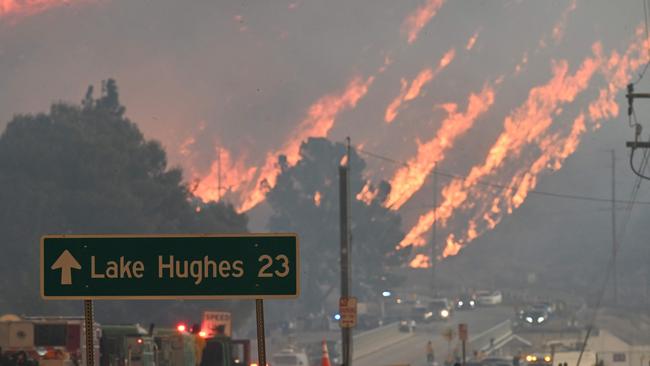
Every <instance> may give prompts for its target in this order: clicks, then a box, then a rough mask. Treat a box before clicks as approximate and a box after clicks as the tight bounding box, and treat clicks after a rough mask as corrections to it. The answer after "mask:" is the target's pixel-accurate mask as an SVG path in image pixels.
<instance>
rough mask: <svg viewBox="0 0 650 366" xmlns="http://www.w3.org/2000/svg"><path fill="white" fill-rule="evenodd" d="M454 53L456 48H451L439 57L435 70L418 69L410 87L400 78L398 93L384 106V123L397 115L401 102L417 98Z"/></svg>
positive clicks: (451, 59)
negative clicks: (400, 85) (418, 71)
mask: <svg viewBox="0 0 650 366" xmlns="http://www.w3.org/2000/svg"><path fill="white" fill-rule="evenodd" d="M455 55H456V50H454V49H453V48H452V49H450V50H449V51H447V52H446V53H445V54H444V55H443V56H442V58H441V59H440V62H439V63H438V67H437V68H436V69H435V70H432V69H430V68H426V69H424V70H422V71H420V73H419V74H418V75H417V76H416V77H415V79H413V81H412V82H411V86H410V87H407V84H408V83H407V82H406V80H404V79H402V80H401V83H402V87H401V91H400V94H399V95H398V96H397V97H396V98H395V99H393V101H392V102H391V103H390V104H389V105H388V107H387V108H386V113H385V115H384V119H385V121H386V123H391V122H393V120H394V119H395V117H397V114H398V112H399V109H400V108H401V106H402V104H403V103H405V102H408V101H410V100H413V99H415V98H417V97H418V95H420V91H421V90H422V88H423V87H424V86H425V85H426V84H428V83H429V82H430V81H431V80H433V78H434V77H436V76H437V75H438V74H439V73H440V72H441V71H442V70H443V69H444V68H445V67H447V66H448V65H449V64H450V63H451V61H453V59H454V57H455Z"/></svg>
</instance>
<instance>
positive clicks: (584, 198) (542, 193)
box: [356, 149, 650, 205]
mask: <svg viewBox="0 0 650 366" xmlns="http://www.w3.org/2000/svg"><path fill="white" fill-rule="evenodd" d="M356 151H358V152H360V153H362V154H365V155H368V156H371V157H373V158H376V159H379V160H383V161H387V162H391V163H394V164H398V165H402V166H405V167H407V168H408V167H409V165H408V163H406V162H403V161H399V160H396V159H393V158H389V157H387V156H384V155H380V154H377V153H374V152H369V151H367V150H362V149H356ZM436 173H437V174H438V175H439V176H443V177H447V178H452V179H460V180H463V179H465V178H467V177H466V176H462V175H459V174H453V173H449V172H445V171H441V170H440V169H436ZM476 183H477V184H480V185H484V186H491V187H495V188H501V189H508V188H509V187H508V186H507V185H505V184H499V183H494V182H488V181H484V180H478V181H477V182H476ZM528 193H529V194H535V195H539V196H547V197H555V198H567V199H573V200H580V201H590V202H607V203H609V202H611V201H612V200H611V199H610V198H602V197H593V196H584V195H576V194H567V193H557V192H548V191H540V190H534V189H533V190H530V191H528ZM614 202H615V203H620V204H626V205H630V204H632V203H634V204H639V205H650V201H634V202H633V201H629V200H615V201H614Z"/></svg>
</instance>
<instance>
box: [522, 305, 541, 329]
mask: <svg viewBox="0 0 650 366" xmlns="http://www.w3.org/2000/svg"><path fill="white" fill-rule="evenodd" d="M519 318H520V319H521V321H522V322H523V323H524V325H529V326H539V325H542V324H546V322H547V320H548V313H547V312H546V311H544V310H542V309H536V308H528V309H526V310H522V311H521V313H520V314H519Z"/></svg>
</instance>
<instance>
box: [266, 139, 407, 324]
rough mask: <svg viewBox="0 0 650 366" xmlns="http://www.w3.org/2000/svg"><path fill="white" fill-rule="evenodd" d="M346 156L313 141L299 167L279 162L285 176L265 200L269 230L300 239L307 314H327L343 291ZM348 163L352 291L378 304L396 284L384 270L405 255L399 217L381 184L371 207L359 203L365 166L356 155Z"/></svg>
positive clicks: (334, 146)
mask: <svg viewBox="0 0 650 366" xmlns="http://www.w3.org/2000/svg"><path fill="white" fill-rule="evenodd" d="M345 152H346V148H345V146H344V145H342V144H338V143H337V144H335V143H332V142H330V141H328V140H326V139H320V138H319V139H317V138H311V139H309V140H308V141H306V142H305V143H303V144H302V146H301V148H300V156H301V160H300V161H299V162H298V163H297V164H296V165H295V166H293V167H289V166H287V165H286V164H283V162H284V161H285V159H284V157H282V156H281V157H280V158H279V159H278V161H279V166H280V167H281V169H282V173H281V174H280V176H279V177H278V180H277V184H276V185H275V187H274V188H273V189H272V190H271V191H270V192H269V193H268V195H267V200H268V202H269V204H270V205H271V208H272V210H273V214H272V216H271V218H270V219H269V224H268V226H269V229H270V230H272V231H291V232H296V233H298V235H299V238H300V243H301V258H302V296H301V304H302V306H303V309H302V310H303V311H305V312H317V311H318V310H332V309H324V304H325V298H326V297H327V296H328V295H333V294H335V293H333V291H335V290H336V291H338V289H339V282H340V281H339V235H340V234H339V192H338V187H339V178H338V166H339V163H340V161H341V158H342V157H343V156H344V155H345ZM350 161H351V173H350V190H351V198H352V201H351V227H352V247H353V289H354V293H355V295H356V296H357V297H359V298H360V299H361V300H363V299H364V298H366V299H372V300H376V297H377V296H379V294H380V293H381V291H382V289H384V288H385V287H386V286H388V287H390V286H393V285H395V281H396V278H395V277H393V276H391V275H389V274H388V273H387V271H386V266H388V265H391V264H392V265H395V264H399V263H401V262H402V261H403V260H404V255H405V254H407V253H398V252H396V251H395V246H396V245H397V243H399V241H400V240H401V239H402V237H403V233H402V232H401V230H400V216H399V215H398V214H397V213H395V212H392V211H390V210H387V209H386V208H384V207H383V206H382V205H381V200H382V199H383V198H385V196H386V193H387V190H389V189H390V187H389V185H388V184H387V183H385V182H384V183H381V184H380V194H379V195H378V196H377V199H375V200H373V201H372V202H371V204H370V205H366V204H365V203H363V202H361V201H358V200H356V199H355V196H356V194H357V193H358V192H360V191H361V189H362V188H363V186H364V184H365V180H364V178H363V170H364V168H365V162H364V161H363V160H362V159H361V158H360V157H359V156H358V155H357V154H356V153H355V152H354V151H353V152H352V154H351V159H350ZM317 197H320V201H319V200H318V198H317ZM382 197H383V198H382Z"/></svg>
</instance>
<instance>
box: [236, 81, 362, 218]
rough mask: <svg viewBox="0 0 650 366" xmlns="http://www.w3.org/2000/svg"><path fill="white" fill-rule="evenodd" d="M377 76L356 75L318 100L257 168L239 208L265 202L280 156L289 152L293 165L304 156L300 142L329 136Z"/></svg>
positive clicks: (240, 209)
mask: <svg viewBox="0 0 650 366" xmlns="http://www.w3.org/2000/svg"><path fill="white" fill-rule="evenodd" d="M373 81H374V77H369V78H368V79H366V80H363V79H361V78H359V77H356V78H354V79H352V81H350V83H349V84H348V85H347V87H346V88H345V90H344V91H343V92H342V93H341V94H334V95H327V96H324V97H322V98H320V99H319V100H318V101H316V103H314V104H313V105H312V106H311V107H310V108H309V111H308V112H307V118H305V119H304V120H303V121H302V122H301V123H300V125H299V126H298V127H297V128H296V129H295V130H294V132H293V134H292V135H291V137H290V138H289V139H288V141H287V142H286V143H285V144H284V145H283V146H282V148H280V149H279V150H277V151H274V152H270V153H268V154H267V155H266V161H265V163H264V165H263V166H262V167H261V168H259V169H257V170H256V174H255V177H256V179H255V180H254V182H255V186H254V187H252V188H250V189H248V190H247V191H245V192H244V193H243V196H244V200H243V202H242V203H241V205H239V207H238V211H239V212H243V211H248V210H250V209H251V208H253V207H255V206H256V205H257V204H259V203H260V202H262V201H263V200H264V198H265V197H266V192H268V190H269V189H271V188H273V187H274V186H275V182H276V179H277V176H278V174H279V173H280V168H279V167H278V166H277V164H276V162H277V157H278V155H285V156H286V157H287V162H288V164H289V165H295V164H296V162H297V161H298V159H299V158H300V145H301V144H302V142H303V141H305V140H307V138H309V137H326V136H327V134H328V133H329V131H330V129H331V128H332V127H333V126H334V122H335V120H336V118H337V117H338V115H339V113H341V112H342V111H344V110H347V109H350V108H354V107H355V106H356V105H357V103H358V102H359V100H360V99H361V98H363V97H364V96H365V95H366V93H367V92H368V88H369V87H370V85H371V84H372V82H373Z"/></svg>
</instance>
